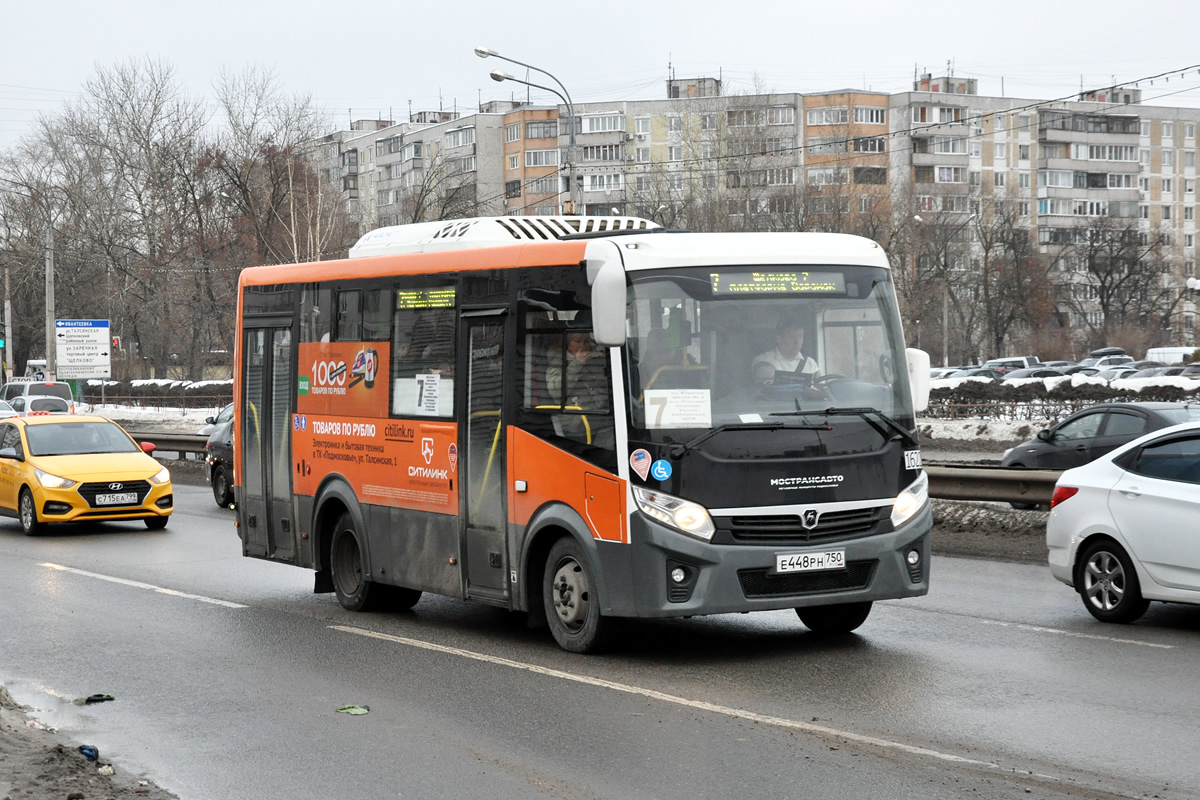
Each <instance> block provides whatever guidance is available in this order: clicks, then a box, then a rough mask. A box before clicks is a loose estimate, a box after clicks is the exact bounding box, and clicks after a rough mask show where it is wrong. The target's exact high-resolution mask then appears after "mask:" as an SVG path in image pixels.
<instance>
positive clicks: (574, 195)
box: [475, 46, 582, 214]
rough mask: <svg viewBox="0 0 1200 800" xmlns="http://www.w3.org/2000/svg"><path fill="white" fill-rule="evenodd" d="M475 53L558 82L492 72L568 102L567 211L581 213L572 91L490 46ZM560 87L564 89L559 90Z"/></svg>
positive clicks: (542, 70) (492, 74)
mask: <svg viewBox="0 0 1200 800" xmlns="http://www.w3.org/2000/svg"><path fill="white" fill-rule="evenodd" d="M475 55H477V56H479V57H480V58H498V59H500V60H501V61H507V62H509V63H511V64H516V65H518V66H521V67H525V68H526V69H531V70H534V71H535V72H540V73H542V74H543V75H546V76H547V77H549V78H550V79H551V80H552V81H554V82H555V83H557V84H558V89H555V88H553V87H551V86H543V85H542V84H540V83H531V82H530V81H524V80H521V79H520V78H517V77H515V76H513V75H510V74H509V73H507V72H501V71H500V70H493V71H492V73H491V78H492V80H494V81H496V82H497V83H499V82H502V81H513V82H514V83H520V84H524V85H525V86H532V87H533V88H535V89H542V90H544V91H547V92H550V93H551V94H554V95H556V96H557V97H558V98H559V99H560V100H562V101H563V102H564V103H566V104H567V114H568V115H569V116H570V118H571V120H570V125H568V127H567V131H568V140H567V180H569V181H570V182H571V191H570V192H569V194H568V195H567V197H568V200H567V205H569V206H570V208H569V209H568V210H567V213H569V214H576V213H579V207H580V206H581V205H582V202H581V201H580V202H578V203H577V199H578V198H580V197H581V194H580V189H579V176H578V175H576V174H575V165H576V164H577V163H578V159H576V157H575V155H576V150H575V104H574V103H572V102H571V93H570V92H568V91H567V87H565V86H563V84H562V81H560V80H559V79H558V78H556V77H554V76H553V75H551V74H550V73H549V72H547V71H546V70H544V69H542V68H540V67H535V66H533V65H532V64H526V63H524V62H522V61H517V60H516V59H515V58H509V57H508V56H502V55H500V54H499V53H497V52H496V51H495V50H492V49H491V48H488V47H482V46H480V47H476V48H475ZM559 89H561V90H562V91H559Z"/></svg>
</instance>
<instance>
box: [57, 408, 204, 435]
mask: <svg viewBox="0 0 1200 800" xmlns="http://www.w3.org/2000/svg"><path fill="white" fill-rule="evenodd" d="M220 410H221V409H220V407H217V408H187V409H179V408H153V407H145V406H141V407H139V406H126V405H115V404H113V403H105V404H100V403H76V404H75V411H76V413H79V414H99V415H100V416H102V417H108V418H109V419H112V420H115V421H117V422H119V423H120V424H121V425H123V426H124V427H126V428H132V429H134V430H138V431H153V432H156V433H198V432H199V431H200V429H201V428H202V427H204V425H205V419H206V418H207V417H214V416H216V415H217V413H218V412H220Z"/></svg>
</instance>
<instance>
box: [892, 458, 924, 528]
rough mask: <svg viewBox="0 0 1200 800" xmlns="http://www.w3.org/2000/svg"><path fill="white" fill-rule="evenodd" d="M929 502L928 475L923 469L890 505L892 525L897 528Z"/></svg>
mask: <svg viewBox="0 0 1200 800" xmlns="http://www.w3.org/2000/svg"><path fill="white" fill-rule="evenodd" d="M927 502H929V476H928V475H926V474H925V472H924V471H922V472H921V477H919V478H917V479H916V480H915V481H913V482H912V484H910V485H909V487H908V488H907V489H905V490H904V491H903V492H901V493H900V494H898V495H896V502H895V503H894V504H893V505H892V527H893V528H899V527H900V526H901V525H903V524H904V523H905V522H908V520H909V519H910V518H911V517H912V516H913V514H916V513H917V512H918V511H920V510H921V509H922V508H924V507H925V504H926V503H927Z"/></svg>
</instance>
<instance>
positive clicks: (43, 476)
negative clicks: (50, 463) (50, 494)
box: [33, 467, 75, 489]
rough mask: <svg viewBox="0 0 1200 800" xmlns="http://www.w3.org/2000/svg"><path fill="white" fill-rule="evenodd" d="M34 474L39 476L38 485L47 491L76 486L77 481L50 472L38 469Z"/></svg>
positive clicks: (35, 468) (34, 469) (34, 470)
mask: <svg viewBox="0 0 1200 800" xmlns="http://www.w3.org/2000/svg"><path fill="white" fill-rule="evenodd" d="M33 474H34V475H36V476H37V479H38V483H40V484H41V485H42V486H45V487H46V488H47V489H66V488H68V487H71V486H74V485H75V481H72V480H68V479H67V478H60V477H58V476H57V475H51V474H50V473H49V472H46V471H44V470H40V469H38V468H37V467H34V468H33Z"/></svg>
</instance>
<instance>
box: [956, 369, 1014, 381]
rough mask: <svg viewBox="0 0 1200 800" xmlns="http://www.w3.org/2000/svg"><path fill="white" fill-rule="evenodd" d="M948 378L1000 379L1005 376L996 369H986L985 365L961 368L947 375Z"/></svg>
mask: <svg viewBox="0 0 1200 800" xmlns="http://www.w3.org/2000/svg"><path fill="white" fill-rule="evenodd" d="M946 377H948V378H991V379H992V380H1000V378H1002V377H1004V376H1003V374H1002V373H1000V372H999V371H997V370H994V369H986V368H984V367H975V368H973V369H960V370H958V371H957V372H953V373H951V374H950V375H947V376H946Z"/></svg>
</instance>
